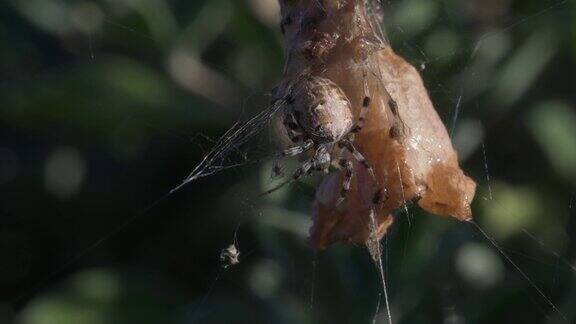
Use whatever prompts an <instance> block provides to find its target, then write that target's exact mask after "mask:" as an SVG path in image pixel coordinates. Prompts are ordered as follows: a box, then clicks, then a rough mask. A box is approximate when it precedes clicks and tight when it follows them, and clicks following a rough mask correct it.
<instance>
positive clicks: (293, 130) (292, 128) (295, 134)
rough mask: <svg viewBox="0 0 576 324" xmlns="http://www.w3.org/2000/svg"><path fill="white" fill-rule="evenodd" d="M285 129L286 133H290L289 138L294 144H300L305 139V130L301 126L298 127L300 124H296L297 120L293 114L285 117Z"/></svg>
mask: <svg viewBox="0 0 576 324" xmlns="http://www.w3.org/2000/svg"><path fill="white" fill-rule="evenodd" d="M283 123H284V128H285V129H286V132H287V133H288V138H290V140H291V141H292V143H298V142H300V141H302V139H303V137H304V136H303V135H304V130H303V129H302V127H300V125H298V123H297V122H296V118H295V117H294V115H293V114H292V113H290V114H287V115H286V116H285V117H284V121H283Z"/></svg>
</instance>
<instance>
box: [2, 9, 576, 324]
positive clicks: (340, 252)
mask: <svg viewBox="0 0 576 324" xmlns="http://www.w3.org/2000/svg"><path fill="white" fill-rule="evenodd" d="M384 7H385V12H386V28H387V32H388V36H389V38H390V41H391V44H392V46H393V47H394V48H395V49H396V50H397V51H398V52H399V53H400V54H401V55H403V56H404V57H406V58H407V59H408V60H409V61H410V62H411V63H413V64H414V65H415V66H417V67H419V68H420V70H421V72H422V75H423V78H424V80H425V83H426V85H427V87H428V89H429V91H430V95H431V97H432V100H433V101H434V103H435V106H436V107H437V109H438V111H439V113H440V115H441V116H442V118H443V120H444V122H445V124H446V125H447V127H448V129H449V130H450V132H451V134H452V138H453V140H454V143H455V146H456V147H457V149H458V151H459V153H460V157H461V161H462V167H463V169H464V170H465V171H466V172H467V173H468V174H470V175H471V176H472V177H473V178H474V179H475V180H476V181H477V182H478V184H479V188H478V194H477V197H476V200H475V203H474V216H475V219H476V220H477V222H478V224H479V225H480V226H481V227H482V228H483V229H484V230H485V231H486V232H488V233H489V235H490V236H491V237H493V238H494V239H495V240H496V241H497V242H498V244H499V245H500V246H501V249H502V251H504V252H505V253H506V254H507V255H509V256H510V258H511V259H512V260H513V261H514V262H515V263H516V264H517V266H518V267H519V268H520V269H521V271H523V272H524V273H525V275H526V276H527V277H529V278H530V279H529V280H528V279H527V278H526V277H524V276H523V275H522V274H521V273H520V272H519V271H518V269H516V268H515V267H514V266H512V265H511V264H510V263H509V262H507V260H506V259H505V258H504V257H502V256H501V255H500V254H499V251H498V250H497V249H496V248H495V247H494V246H492V245H491V244H490V243H489V242H488V241H487V240H486V239H485V238H484V237H483V236H482V235H481V234H480V233H479V231H478V230H477V229H476V228H474V227H473V226H472V225H471V224H464V223H458V222H456V221H454V220H451V219H447V218H439V217H436V216H432V215H427V214H425V213H424V212H422V211H420V210H418V209H417V208H416V207H412V208H411V209H410V215H409V216H410V218H409V219H408V218H407V217H406V215H405V214H404V213H401V212H399V213H398V217H397V221H396V223H395V225H394V227H393V229H392V231H391V232H390V234H389V235H388V236H387V238H386V240H385V241H386V243H387V244H386V246H387V249H386V250H387V252H386V260H387V262H386V265H385V267H386V270H387V278H388V281H389V282H388V286H389V292H390V296H391V305H392V313H393V318H394V323H450V324H460V323H561V322H562V321H563V319H562V316H564V317H565V319H566V322H568V321H572V322H574V320H575V319H576V307H574V305H576V271H575V268H574V263H575V262H574V260H575V258H576V242H575V240H576V232H575V227H576V222H575V216H576V212H575V210H576V109H575V108H576V100H575V96H576V94H575V90H576V89H575V84H574V73H575V72H576V64H575V62H576V17H575V16H576V11H575V9H576V3H575V2H574V1H559V0H553V1H552V0H550V1H542V0H516V1H512V0H490V1H486V0H467V1H456V0H452V1H448V0H446V1H429V0H405V1H400V0H398V1H386V2H385V3H384ZM277 25H278V23H277V8H276V3H275V1H273V0H251V1H248V0H246V1H229V0H216V1H215V0H204V1H199V0H195V1H188V0H173V1H161V0H140V1H137V0H119V1H111V0H110V1H104V0H103V1H63V0H34V1H31V0H8V1H2V2H0V322H1V323H9V322H13V321H14V322H18V323H34V324H36V323H42V324H44V323H47V324H52V323H81V324H82V323H90V324H93V323H94V324H99V323H192V322H195V323H264V322H267V323H318V322H322V323H368V322H371V321H372V319H373V317H374V315H375V313H376V308H377V304H378V302H379V300H380V297H379V296H380V287H381V285H380V282H379V279H378V275H377V272H376V270H375V268H374V265H373V263H372V262H371V260H370V257H369V255H368V253H367V252H366V251H365V249H363V248H362V247H353V246H344V245H336V246H333V247H331V248H329V249H328V250H326V251H323V252H320V253H317V254H315V253H314V252H313V251H312V250H311V248H310V247H309V245H308V244H307V241H306V238H307V232H308V228H309V226H310V223H311V221H310V204H311V201H312V199H313V195H314V188H315V186H316V184H317V181H318V179H310V180H306V181H304V182H302V183H299V184H296V185H292V186H290V187H286V188H285V189H284V190H282V191H279V192H277V193H276V194H274V195H270V196H267V197H258V193H260V192H262V191H264V190H265V189H266V188H269V187H270V186H271V180H270V170H271V168H272V163H271V162H266V163H253V164H248V165H246V166H242V167H238V168H234V169H230V170H227V171H225V172H222V173H218V174H216V175H214V176H211V177H207V178H203V179H200V180H198V181H197V182H194V183H192V184H190V185H189V186H187V187H186V188H185V189H184V190H182V191H180V192H177V193H175V194H173V195H171V196H168V197H166V198H165V199H162V200H160V201H159V199H161V198H162V197H163V196H164V195H165V194H166V193H167V192H168V191H169V190H170V189H171V188H173V187H174V186H176V185H177V184H179V183H180V181H181V180H182V179H183V178H184V177H185V176H186V174H187V173H188V172H189V171H190V170H191V169H192V167H193V166H194V165H195V164H196V163H198V162H199V161H200V159H201V158H202V156H203V154H204V153H206V152H207V150H208V149H209V148H210V147H211V146H212V145H213V141H214V140H216V139H217V138H218V137H219V136H220V135H222V134H223V133H224V132H225V131H226V130H227V129H228V128H229V127H231V126H232V124H233V123H234V122H235V121H237V120H241V119H246V118H249V117H250V116H252V115H254V114H255V113H256V112H258V111H261V110H262V109H264V108H265V106H266V103H267V102H268V99H269V97H268V96H267V94H268V92H269V90H270V89H272V87H273V86H274V85H275V83H276V82H277V81H278V79H279V77H280V73H281V70H282V64H283V57H282V45H281V36H280V34H279V28H278V27H277ZM262 134H263V135H262V137H261V138H264V139H265V141H264V142H266V141H268V142H270V141H271V140H270V139H269V138H268V136H269V134H268V133H266V132H264V133H262ZM248 147H250V145H249V146H248ZM258 148H259V149H262V150H264V149H263V147H261V146H258ZM270 150H272V149H270ZM282 165H283V168H284V169H285V170H286V172H287V173H288V172H290V170H292V169H293V168H294V167H295V166H296V162H295V161H290V162H287V161H283V163H282ZM408 220H409V221H408ZM235 234H237V240H238V244H239V248H240V251H241V255H240V259H241V263H240V264H238V265H236V266H234V267H231V268H228V269H225V270H223V269H221V267H220V263H219V253H220V250H221V249H222V248H225V247H226V246H228V245H229V244H230V243H231V242H232V241H233V239H234V236H235ZM535 287H538V288H535ZM538 290H540V292H541V293H539V292H538ZM547 300H549V301H547ZM380 304H381V307H380V312H379V313H378V316H377V317H376V320H377V322H378V323H385V316H384V314H385V313H384V307H383V304H384V302H383V301H381V302H380ZM550 304H554V305H555V307H557V308H558V310H559V311H555V310H554V309H553V308H552V307H551V305H550ZM559 313H562V314H563V315H559Z"/></svg>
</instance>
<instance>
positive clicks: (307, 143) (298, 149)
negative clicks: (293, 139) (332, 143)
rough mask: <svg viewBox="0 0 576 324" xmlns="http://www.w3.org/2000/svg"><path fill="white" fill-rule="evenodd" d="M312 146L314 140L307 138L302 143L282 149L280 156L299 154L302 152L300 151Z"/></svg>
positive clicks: (302, 151)
mask: <svg viewBox="0 0 576 324" xmlns="http://www.w3.org/2000/svg"><path fill="white" fill-rule="evenodd" d="M312 146H314V141H312V140H311V139H308V140H306V141H305V142H304V143H302V145H298V146H294V147H290V148H288V149H286V150H284V151H283V152H282V153H281V156H282V157H292V156H296V155H299V154H302V153H304V152H306V151H308V150H309V149H311V148H312Z"/></svg>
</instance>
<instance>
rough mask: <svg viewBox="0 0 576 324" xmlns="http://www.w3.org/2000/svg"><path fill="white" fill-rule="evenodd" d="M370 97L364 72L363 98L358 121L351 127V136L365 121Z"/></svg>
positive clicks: (359, 129)
mask: <svg viewBox="0 0 576 324" xmlns="http://www.w3.org/2000/svg"><path fill="white" fill-rule="evenodd" d="M371 101H372V98H371V97H370V94H369V93H368V84H367V82H366V74H364V98H363V99H362V108H361V110H360V115H359V116H358V121H357V122H356V125H354V127H352V130H350V133H352V138H353V136H354V135H355V134H357V133H359V132H360V131H361V130H362V128H364V123H365V122H366V115H367V114H368V109H369V108H370V103H371Z"/></svg>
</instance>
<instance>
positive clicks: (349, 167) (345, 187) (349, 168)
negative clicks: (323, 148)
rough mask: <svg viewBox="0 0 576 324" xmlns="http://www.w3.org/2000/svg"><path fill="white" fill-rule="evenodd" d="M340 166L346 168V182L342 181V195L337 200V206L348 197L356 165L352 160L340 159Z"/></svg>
mask: <svg viewBox="0 0 576 324" xmlns="http://www.w3.org/2000/svg"><path fill="white" fill-rule="evenodd" d="M339 164H340V166H341V167H342V168H344V170H345V172H346V173H344V182H342V189H341V190H340V197H339V198H338V200H337V201H336V206H339V205H340V204H341V203H342V202H343V201H344V199H346V195H347V194H348V191H350V184H352V176H353V174H354V166H353V164H352V162H351V161H348V160H346V159H340V162H339Z"/></svg>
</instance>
